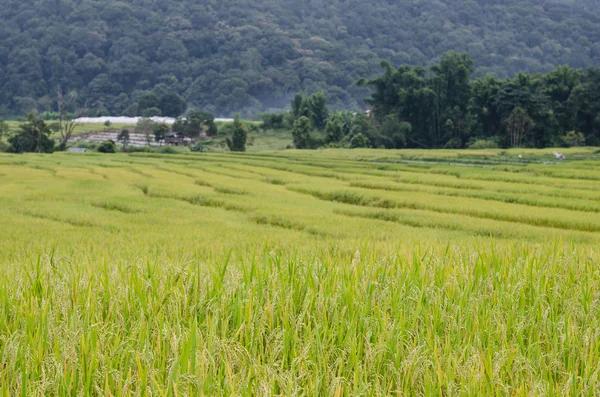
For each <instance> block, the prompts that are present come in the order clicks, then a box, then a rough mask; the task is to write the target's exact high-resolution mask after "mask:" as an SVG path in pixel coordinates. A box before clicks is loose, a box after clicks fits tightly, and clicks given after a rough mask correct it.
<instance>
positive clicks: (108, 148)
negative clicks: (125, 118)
mask: <svg viewBox="0 0 600 397" xmlns="http://www.w3.org/2000/svg"><path fill="white" fill-rule="evenodd" d="M98 152H100V153H116V152H117V145H115V142H114V141H113V140H111V139H109V140H107V141H104V142H102V143H101V144H100V146H98Z"/></svg>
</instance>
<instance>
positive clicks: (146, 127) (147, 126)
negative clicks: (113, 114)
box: [135, 118, 156, 146]
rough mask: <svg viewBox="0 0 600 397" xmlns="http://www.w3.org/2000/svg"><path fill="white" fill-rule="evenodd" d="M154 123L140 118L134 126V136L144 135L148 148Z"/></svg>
mask: <svg viewBox="0 0 600 397" xmlns="http://www.w3.org/2000/svg"><path fill="white" fill-rule="evenodd" d="M155 124H156V123H154V121H152V120H150V119H148V118H141V119H139V120H138V122H137V124H136V126H135V132H136V134H144V136H145V137H146V143H147V144H148V146H150V143H151V142H152V138H151V136H152V134H154V126H155Z"/></svg>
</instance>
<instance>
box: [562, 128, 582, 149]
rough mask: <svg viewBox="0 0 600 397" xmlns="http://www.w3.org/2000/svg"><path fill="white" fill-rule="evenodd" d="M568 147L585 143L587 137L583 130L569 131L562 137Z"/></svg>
mask: <svg viewBox="0 0 600 397" xmlns="http://www.w3.org/2000/svg"><path fill="white" fill-rule="evenodd" d="M561 140H562V141H563V143H564V145H565V146H567V147H576V146H583V145H585V137H584V136H583V134H582V133H581V132H575V131H569V132H568V133H567V134H566V135H565V136H563V137H562V138H561Z"/></svg>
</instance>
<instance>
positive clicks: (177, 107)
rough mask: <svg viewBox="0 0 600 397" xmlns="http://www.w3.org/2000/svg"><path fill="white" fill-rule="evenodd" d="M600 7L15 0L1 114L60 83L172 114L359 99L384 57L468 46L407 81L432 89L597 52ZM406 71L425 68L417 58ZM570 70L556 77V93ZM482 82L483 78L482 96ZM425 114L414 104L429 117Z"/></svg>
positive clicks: (397, 59) (581, 3) (586, 0)
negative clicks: (452, 70) (319, 98)
mask: <svg viewBox="0 0 600 397" xmlns="http://www.w3.org/2000/svg"><path fill="white" fill-rule="evenodd" d="M599 15H600V3H599V2H597V1H592V0H574V1H569V2H563V1H541V0H526V1H522V0H500V1H493V2H492V1H489V0H452V1H450V0H440V1H437V2H435V3H432V2H427V1H423V0H397V1H389V0H372V1H368V2H367V1H363V0H361V1H359V0H344V1H342V0H311V1H309V2H298V1H296V0H260V1H243V0H232V1H210V2H209V1H202V2H198V1H195V0H181V1H174V0H164V1H160V2H156V1H154V0H132V1H128V2H123V1H119V0H88V1H81V0H18V1H17V0H6V1H5V2H4V4H3V7H2V9H1V10H0V22H1V23H0V38H1V40H0V114H4V115H10V114H13V115H15V114H18V115H23V114H27V113H29V112H31V111H38V112H40V113H42V112H44V111H56V110H57V109H56V96H57V92H58V90H59V88H60V90H62V92H70V91H75V92H77V93H78V101H77V102H78V103H75V104H73V108H74V109H77V108H80V107H82V106H83V104H84V103H85V104H87V105H88V106H87V107H86V108H87V109H88V114H89V115H102V114H104V115H106V114H110V115H121V114H122V115H145V116H148V115H156V114H158V113H159V112H160V114H161V115H163V116H175V117H176V116H179V115H181V114H182V113H183V112H184V111H185V110H186V108H187V107H198V108H202V109H204V110H206V111H207V112H210V113H212V114H215V115H217V116H230V115H232V114H235V113H236V112H241V114H242V116H249V115H252V116H254V115H257V114H258V113H259V112H261V111H271V112H273V111H274V110H278V109H282V108H284V107H287V106H288V104H289V102H290V100H291V99H292V98H293V96H294V94H295V93H296V92H299V91H301V92H303V94H304V95H311V94H313V93H317V92H320V91H322V92H324V93H325V95H326V96H327V98H328V101H329V106H330V108H331V109H333V110H338V109H340V108H347V109H356V110H358V108H359V107H361V106H362V105H363V103H362V99H363V98H364V97H365V95H366V94H367V92H366V91H365V90H364V88H360V87H356V85H355V84H354V83H355V81H356V80H357V79H358V78H360V77H363V76H366V77H372V76H374V75H375V74H376V73H377V72H378V70H379V69H378V68H379V60H380V59H388V60H390V62H391V63H392V64H393V65H402V64H406V65H410V66H413V67H414V66H415V65H422V66H425V67H428V66H430V65H433V64H439V66H440V68H441V70H440V71H439V73H444V70H443V69H444V67H453V65H452V64H444V62H442V63H440V60H441V56H442V54H444V53H445V52H447V51H449V50H455V51H457V52H464V51H466V52H469V53H470V54H471V56H472V58H473V61H474V62H473V63H472V64H469V65H467V64H464V63H462V62H463V61H464V60H460V59H447V62H459V63H461V65H462V66H461V68H459V69H456V72H457V73H458V74H456V75H452V76H451V79H452V81H450V82H446V81H438V82H437V83H435V84H434V85H433V86H431V87H425V86H423V87H420V86H419V85H418V84H417V86H416V87H415V90H414V91H413V92H407V93H406V95H409V96H415V97H416V98H418V99H419V101H421V102H424V103H427V102H428V101H431V100H432V98H433V94H435V89H440V90H442V89H444V88H445V87H446V86H445V85H446V84H458V85H461V84H462V82H463V81H464V78H465V76H466V75H467V74H471V73H472V76H473V77H483V76H485V75H486V74H488V73H489V74H491V75H493V76H495V77H496V78H498V79H503V78H505V77H509V76H514V75H516V74H517V73H519V72H525V73H531V72H549V71H551V70H553V69H555V67H556V66H558V65H563V64H565V65H570V66H571V67H577V68H583V67H590V66H593V65H598V64H599V63H600V17H599ZM406 73H407V74H406V75H405V76H404V78H409V79H416V80H419V79H423V78H424V76H423V75H422V73H421V70H420V69H416V70H411V71H406ZM566 78H567V79H569V78H573V76H566ZM515 84H517V83H515ZM565 84H566V85H565ZM568 84H569V82H568V80H567V81H564V82H560V81H555V82H554V85H555V86H554V88H553V91H552V93H551V97H552V100H560V99H561V98H562V97H563V96H564V95H566V92H565V89H567V88H568ZM463 85H464V84H463ZM484 88H485V89H490V90H494V89H495V88H494V87H490V86H485V87H482V89H484ZM505 89H506V92H504V93H503V94H501V95H504V96H506V97H513V98H517V97H518V96H519V95H520V91H519V85H518V84H517V85H515V86H512V87H505ZM581 89H582V90H584V91H585V90H586V88H585V87H582V88H581ZM430 90H433V92H432V91H430ZM453 92H454V91H453ZM455 93H456V96H455V97H448V98H442V99H441V100H443V101H444V103H446V104H448V105H452V104H453V103H460V104H464V101H463V100H462V99H461V97H462V96H464V95H465V92H460V91H455ZM487 94H489V93H486V92H478V95H480V98H479V99H481V100H483V99H484V97H485V95H487ZM580 94H581V95H583V92H581V93H580ZM429 105H432V104H431V103H430V104H429ZM74 109H71V110H70V111H74ZM450 109H451V111H454V107H453V106H450ZM499 110H500V111H504V110H505V109H499ZM536 110H539V111H541V110H540V109H536ZM458 111H459V112H464V109H460V106H459V109H458ZM528 111H533V109H528ZM567 113H568V112H567V110H566V109H563V110H562V112H561V113H560V114H557V116H556V117H557V120H558V121H559V122H560V121H561V119H560V118H561V117H567ZM321 116H322V115H321ZM425 116H426V115H423V114H421V115H416V114H415V115H414V117H415V118H418V117H421V119H420V120H419V121H418V122H420V123H425V122H427V120H425V119H423V117H425ZM488 116H489V117H494V115H488ZM488 116H486V117H488ZM436 117H437V116H436ZM446 117H449V119H451V120H453V122H454V121H456V120H454V118H453V117H452V116H451V115H444V117H443V118H444V122H445V120H446ZM413 121H414V122H416V121H417V120H413ZM458 121H461V122H462V121H465V120H458ZM584 122H585V123H588V124H592V123H594V120H593V119H589V120H586V121H584ZM319 123H324V119H323V118H321V119H320V121H319ZM413 127H414V125H413ZM452 129H454V130H458V129H460V128H459V126H457V125H456V124H455V125H454V126H450V125H448V126H445V125H440V124H438V125H436V126H435V129H434V130H433V131H432V132H431V133H432V134H438V135H439V134H441V133H447V131H449V130H452ZM442 130H444V131H442ZM435 139H443V138H442V137H441V136H437V137H436V138H435Z"/></svg>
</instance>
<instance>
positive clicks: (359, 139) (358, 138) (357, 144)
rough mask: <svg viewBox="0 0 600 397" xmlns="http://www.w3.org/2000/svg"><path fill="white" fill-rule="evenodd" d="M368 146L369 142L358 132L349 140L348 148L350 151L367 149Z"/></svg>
mask: <svg viewBox="0 0 600 397" xmlns="http://www.w3.org/2000/svg"><path fill="white" fill-rule="evenodd" d="M368 146H369V140H368V139H367V137H366V136H364V135H363V134H361V133H360V132H359V133H358V134H356V135H354V136H353V137H352V139H351V140H350V147H351V148H352V149H357V148H361V147H368Z"/></svg>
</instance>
